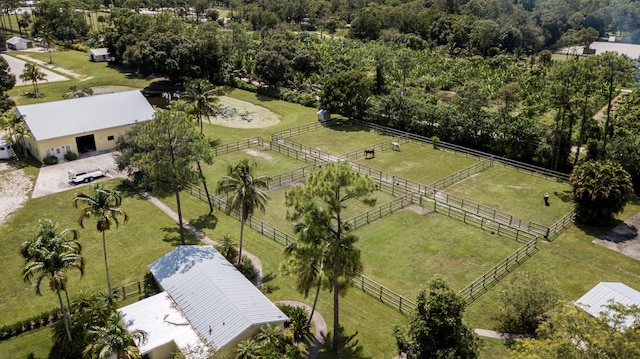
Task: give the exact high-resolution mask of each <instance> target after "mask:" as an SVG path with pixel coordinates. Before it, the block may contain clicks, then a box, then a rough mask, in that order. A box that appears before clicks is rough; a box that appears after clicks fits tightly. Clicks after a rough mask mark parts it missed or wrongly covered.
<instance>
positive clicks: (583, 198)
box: [569, 160, 633, 226]
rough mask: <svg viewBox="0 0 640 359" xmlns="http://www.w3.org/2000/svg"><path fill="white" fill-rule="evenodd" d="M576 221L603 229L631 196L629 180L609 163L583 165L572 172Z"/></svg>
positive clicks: (620, 168)
mask: <svg viewBox="0 0 640 359" xmlns="http://www.w3.org/2000/svg"><path fill="white" fill-rule="evenodd" d="M569 182H570V183H571V187H572V191H573V202H574V203H575V210H576V215H577V217H578V219H580V220H581V221H582V222H584V223H587V224H592V225H600V226H605V225H609V224H610V223H611V222H612V221H613V216H614V214H616V213H620V212H622V210H623V209H624V206H625V205H626V204H627V202H628V201H629V200H630V199H631V197H632V196H633V186H632V182H631V176H629V173H627V171H625V170H624V169H623V168H622V166H620V165H619V164H617V163H613V162H611V161H606V160H605V161H587V162H584V163H581V164H579V165H578V166H576V167H575V168H574V169H573V172H572V173H571V177H570V178H569Z"/></svg>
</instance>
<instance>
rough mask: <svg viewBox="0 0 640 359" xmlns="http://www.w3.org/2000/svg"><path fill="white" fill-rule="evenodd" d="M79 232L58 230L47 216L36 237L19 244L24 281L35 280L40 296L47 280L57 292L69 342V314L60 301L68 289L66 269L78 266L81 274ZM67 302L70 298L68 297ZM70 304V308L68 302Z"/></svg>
mask: <svg viewBox="0 0 640 359" xmlns="http://www.w3.org/2000/svg"><path fill="white" fill-rule="evenodd" d="M77 239H78V233H77V232H76V231H75V230H74V229H70V228H67V229H64V230H62V231H60V232H58V224H57V223H54V222H53V221H51V220H50V219H44V220H41V221H40V223H39V225H38V231H37V233H36V236H35V237H34V238H33V239H31V240H28V241H25V242H23V243H22V245H21V247H20V254H22V256H23V257H24V259H25V265H24V267H23V270H22V275H23V278H24V280H25V282H28V283H31V281H32V280H33V279H34V278H35V279H36V287H35V290H36V294H37V295H42V292H41V291H40V284H41V283H42V281H43V280H45V279H48V280H49V288H51V290H52V291H54V292H56V295H57V296H58V302H59V304H60V309H61V310H62V314H63V319H64V325H65V331H66V334H67V339H68V340H69V342H72V341H73V339H72V337H71V331H70V329H69V314H68V313H67V310H66V309H65V307H64V304H63V303H62V296H61V295H60V291H65V293H66V291H67V275H66V271H67V270H69V269H77V270H79V271H80V275H81V276H82V275H83V274H84V258H83V257H82V254H81V253H82V246H81V245H80V243H79V242H78V241H77ZM67 304H68V305H69V297H68V296H67ZM69 307H71V306H70V305H69Z"/></svg>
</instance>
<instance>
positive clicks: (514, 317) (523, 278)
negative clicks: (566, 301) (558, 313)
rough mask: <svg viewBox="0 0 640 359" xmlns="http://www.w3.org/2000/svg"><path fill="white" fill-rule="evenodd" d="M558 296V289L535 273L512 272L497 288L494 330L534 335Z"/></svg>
mask: <svg viewBox="0 0 640 359" xmlns="http://www.w3.org/2000/svg"><path fill="white" fill-rule="evenodd" d="M558 299H560V295H559V293H558V290H557V289H556V288H554V287H552V286H551V285H550V284H549V283H547V282H546V281H545V280H544V279H543V278H542V277H541V275H540V274H539V273H515V274H512V277H511V280H510V281H509V284H508V285H507V286H506V287H505V288H504V289H502V290H501V291H500V294H499V297H498V301H499V306H500V312H499V314H498V316H497V318H496V320H498V321H499V322H500V324H499V327H498V331H500V332H502V333H510V334H526V335H535V333H536V329H538V326H539V325H540V323H542V322H543V321H544V320H545V319H546V316H545V313H546V312H547V311H549V310H551V309H552V308H553V307H554V306H555V305H556V302H557V301H558Z"/></svg>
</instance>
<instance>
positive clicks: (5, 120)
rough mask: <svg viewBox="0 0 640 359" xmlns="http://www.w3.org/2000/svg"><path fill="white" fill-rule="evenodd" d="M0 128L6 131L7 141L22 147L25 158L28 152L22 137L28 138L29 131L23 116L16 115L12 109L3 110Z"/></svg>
mask: <svg viewBox="0 0 640 359" xmlns="http://www.w3.org/2000/svg"><path fill="white" fill-rule="evenodd" d="M0 129H3V130H6V131H7V138H8V140H9V143H11V145H12V146H14V147H17V146H16V145H19V146H20V147H21V148H22V151H23V154H24V158H27V156H28V152H27V146H26V145H25V143H24V139H25V138H30V137H31V133H30V132H29V130H28V129H27V125H26V124H25V122H24V116H18V115H17V114H16V113H15V112H13V111H7V112H4V113H3V114H2V116H1V117H0Z"/></svg>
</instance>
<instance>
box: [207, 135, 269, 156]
mask: <svg viewBox="0 0 640 359" xmlns="http://www.w3.org/2000/svg"><path fill="white" fill-rule="evenodd" d="M258 146H259V147H263V146H264V141H263V140H262V137H252V138H247V139H244V140H240V141H236V142H229V143H223V144H220V145H218V146H215V147H213V154H214V155H215V156H219V155H224V154H227V153H231V152H237V151H240V150H244V149H246V148H251V147H258Z"/></svg>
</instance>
